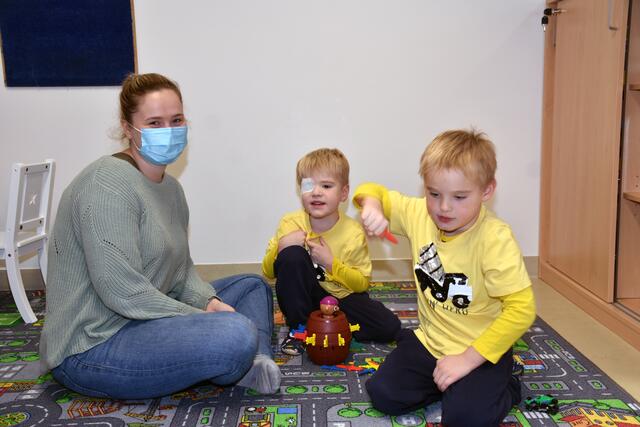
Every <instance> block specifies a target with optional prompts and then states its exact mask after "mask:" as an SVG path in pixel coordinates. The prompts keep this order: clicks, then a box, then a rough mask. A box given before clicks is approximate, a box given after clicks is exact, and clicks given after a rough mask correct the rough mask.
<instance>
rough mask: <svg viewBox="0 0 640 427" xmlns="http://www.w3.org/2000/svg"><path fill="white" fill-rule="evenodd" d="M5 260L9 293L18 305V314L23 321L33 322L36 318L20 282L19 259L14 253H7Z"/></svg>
mask: <svg viewBox="0 0 640 427" xmlns="http://www.w3.org/2000/svg"><path fill="white" fill-rule="evenodd" d="M5 262H6V267H7V276H9V287H10V288H11V294H12V295H13V300H14V301H15V303H16V307H18V311H19V312H20V316H22V320H24V323H33V322H35V321H37V320H38V318H37V317H36V315H35V314H34V313H33V309H32V308H31V304H29V299H28V298H27V293H26V292H25V291H24V284H23V283H22V275H21V273H20V261H19V260H18V259H17V257H16V256H15V253H13V254H11V253H9V254H7V256H6V257H5Z"/></svg>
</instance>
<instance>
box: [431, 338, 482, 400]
mask: <svg viewBox="0 0 640 427" xmlns="http://www.w3.org/2000/svg"><path fill="white" fill-rule="evenodd" d="M484 362H486V359H485V358H484V357H482V356H481V355H480V353H478V352H477V351H476V350H475V349H474V348H473V347H469V348H468V349H467V350H465V351H464V353H460V354H452V355H450V356H444V357H442V358H441V359H439V360H438V361H437V362H436V369H434V370H433V381H434V382H435V383H436V385H437V386H438V390H440V391H442V392H444V391H445V390H446V389H447V387H449V386H450V385H451V384H453V383H455V382H456V381H458V380H459V379H460V378H463V377H465V376H466V375H467V374H469V372H471V371H473V370H474V369H476V368H477V367H478V366H480V365H482V364H483V363H484Z"/></svg>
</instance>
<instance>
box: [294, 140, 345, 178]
mask: <svg viewBox="0 0 640 427" xmlns="http://www.w3.org/2000/svg"><path fill="white" fill-rule="evenodd" d="M317 171H325V172H327V173H329V174H330V175H331V176H333V177H334V178H336V179H337V180H338V181H340V183H341V184H342V185H347V184H349V161H348V160H347V158H346V157H345V156H344V154H342V151H340V150H338V149H337V148H320V149H318V150H314V151H312V152H310V153H307V154H305V155H304V157H302V158H301V159H300V160H299V161H298V165H297V166H296V180H297V182H298V185H300V182H302V178H304V177H308V176H310V175H311V174H312V173H313V172H317Z"/></svg>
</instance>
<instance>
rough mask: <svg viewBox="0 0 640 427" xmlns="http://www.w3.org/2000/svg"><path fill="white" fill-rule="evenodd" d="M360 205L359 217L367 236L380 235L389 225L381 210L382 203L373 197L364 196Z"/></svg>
mask: <svg viewBox="0 0 640 427" xmlns="http://www.w3.org/2000/svg"><path fill="white" fill-rule="evenodd" d="M361 205H362V211H361V212H360V219H361V220H362V226H363V227H364V231H366V232H367V235H369V236H380V235H381V234H382V233H383V232H384V230H386V229H387V228H388V227H389V221H387V218H385V217H384V212H383V211H382V204H381V203H380V201H379V200H377V199H374V198H373V197H365V198H364V199H363V200H362V203H361Z"/></svg>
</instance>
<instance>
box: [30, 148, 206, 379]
mask: <svg viewBox="0 0 640 427" xmlns="http://www.w3.org/2000/svg"><path fill="white" fill-rule="evenodd" d="M188 222H189V210H188V207H187V203H186V200H185V197H184V192H183V190H182V187H181V186H180V184H179V183H178V181H176V180H175V178H173V177H171V176H169V175H166V174H165V176H164V178H163V180H162V182H160V183H155V182H152V181H150V180H149V179H147V178H146V177H145V176H144V175H142V173H140V172H139V171H138V170H137V169H135V168H134V167H133V166H132V165H131V164H129V163H127V162H126V161H124V160H120V159H117V158H114V157H111V156H106V157H102V158H100V159H98V160H97V161H95V162H93V163H92V164H90V165H89V166H88V167H87V168H85V169H84V170H83V171H82V172H80V174H79V175H78V176H77V177H76V178H75V179H74V180H73V181H72V182H71V184H70V185H69V187H67V189H66V190H65V191H64V193H63V194H62V199H61V200H60V205H59V207H58V213H57V216H56V221H55V225H54V227H53V232H52V235H51V238H50V240H49V264H48V271H47V313H46V321H45V324H44V328H43V331H42V336H41V339H40V354H41V360H42V362H43V365H44V366H43V368H45V369H51V368H54V367H56V366H58V365H59V364H60V363H62V361H63V360H64V359H65V358H66V357H68V356H71V355H73V354H78V353H82V352H84V351H86V350H88V349H90V348H91V347H94V346H96V345H98V344H100V343H102V342H104V341H106V340H107V339H108V338H109V337H111V336H112V335H114V334H115V333H116V332H117V331H118V330H119V329H120V328H122V327H123V326H124V325H125V324H126V323H127V322H128V321H129V320H130V319H157V318H162V317H171V316H178V315H185V314H191V313H201V312H202V309H203V308H204V307H205V305H206V302H207V299H208V298H210V297H211V296H213V295H214V294H215V291H214V290H213V288H212V287H211V286H210V285H209V284H208V283H206V282H204V281H202V280H201V279H200V278H199V277H198V275H197V273H196V271H195V267H194V265H193V262H192V260H191V256H190V254H189V246H188V242H187V225H188Z"/></svg>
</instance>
